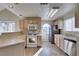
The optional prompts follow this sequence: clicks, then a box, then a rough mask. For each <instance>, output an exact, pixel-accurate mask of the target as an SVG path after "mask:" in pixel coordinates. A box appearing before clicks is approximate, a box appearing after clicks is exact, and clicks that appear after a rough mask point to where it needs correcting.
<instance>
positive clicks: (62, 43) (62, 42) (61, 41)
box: [59, 35, 64, 50]
mask: <svg viewBox="0 0 79 59" xmlns="http://www.w3.org/2000/svg"><path fill="white" fill-rule="evenodd" d="M59 42H60V49H62V50H64V38H63V36H62V35H60V41H59Z"/></svg>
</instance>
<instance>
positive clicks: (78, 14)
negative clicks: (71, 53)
mask: <svg viewBox="0 0 79 59" xmlns="http://www.w3.org/2000/svg"><path fill="white" fill-rule="evenodd" d="M75 27H76V28H79V11H77V12H76V13H75Z"/></svg>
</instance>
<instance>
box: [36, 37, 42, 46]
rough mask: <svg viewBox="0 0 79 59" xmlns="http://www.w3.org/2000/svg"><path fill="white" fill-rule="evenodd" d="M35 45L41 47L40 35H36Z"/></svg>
mask: <svg viewBox="0 0 79 59" xmlns="http://www.w3.org/2000/svg"><path fill="white" fill-rule="evenodd" d="M37 46H38V47H41V46H42V39H41V36H37Z"/></svg>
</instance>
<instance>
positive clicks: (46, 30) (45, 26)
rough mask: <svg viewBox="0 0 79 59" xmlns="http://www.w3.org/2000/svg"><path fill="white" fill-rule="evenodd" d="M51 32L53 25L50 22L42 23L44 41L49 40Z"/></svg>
mask: <svg viewBox="0 0 79 59" xmlns="http://www.w3.org/2000/svg"><path fill="white" fill-rule="evenodd" d="M50 34H51V26H50V25H49V24H47V23H46V24H43V25H42V39H43V41H49V39H50Z"/></svg>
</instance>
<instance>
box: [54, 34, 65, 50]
mask: <svg viewBox="0 0 79 59" xmlns="http://www.w3.org/2000/svg"><path fill="white" fill-rule="evenodd" d="M55 44H56V46H58V47H59V48H60V49H62V50H63V49H64V38H63V35H59V34H56V35H55Z"/></svg>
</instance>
